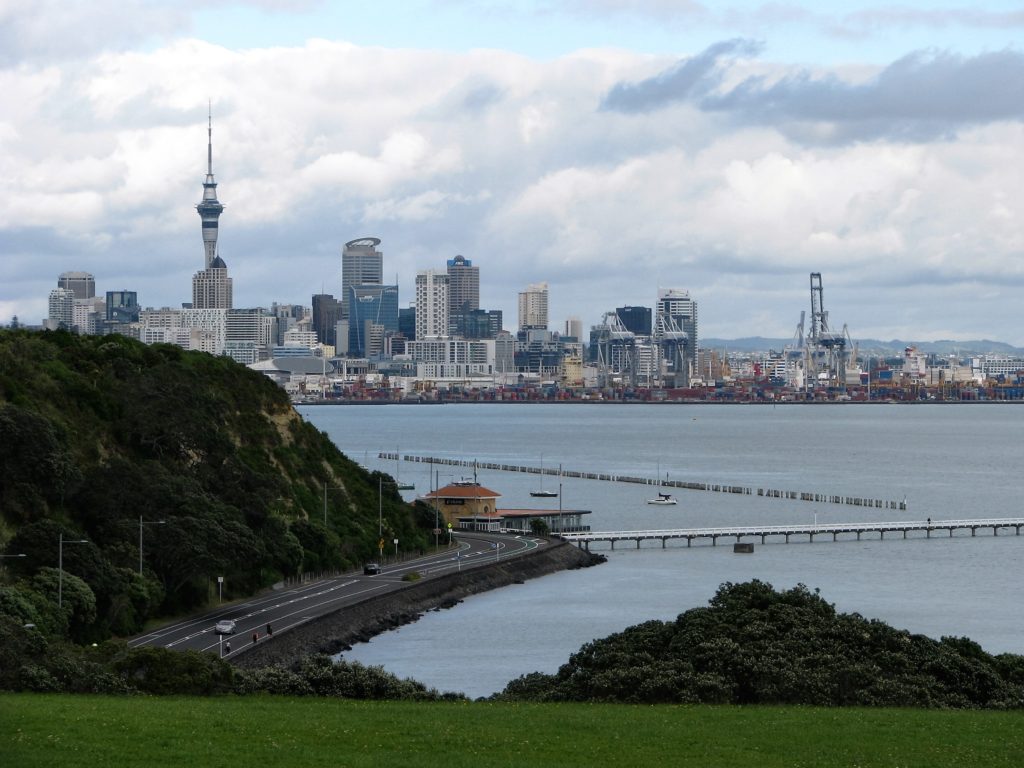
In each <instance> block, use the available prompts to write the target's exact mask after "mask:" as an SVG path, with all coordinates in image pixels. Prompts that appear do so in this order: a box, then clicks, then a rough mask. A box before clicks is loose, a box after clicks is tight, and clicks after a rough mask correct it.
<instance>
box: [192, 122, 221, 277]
mask: <svg viewBox="0 0 1024 768" xmlns="http://www.w3.org/2000/svg"><path fill="white" fill-rule="evenodd" d="M207 121H208V122H207V127H206V135H207V144H206V181H204V182H203V200H202V202H201V203H199V204H198V205H197V206H196V210H197V211H199V217H200V218H201V219H202V220H203V249H204V250H205V251H206V264H205V268H206V269H209V268H210V265H211V264H213V260H214V259H215V258H216V257H217V220H218V219H219V218H220V214H221V212H222V211H223V210H224V206H223V205H221V204H220V201H219V200H217V182H216V181H214V180H213V112H212V110H210V111H209V113H208V114H207Z"/></svg>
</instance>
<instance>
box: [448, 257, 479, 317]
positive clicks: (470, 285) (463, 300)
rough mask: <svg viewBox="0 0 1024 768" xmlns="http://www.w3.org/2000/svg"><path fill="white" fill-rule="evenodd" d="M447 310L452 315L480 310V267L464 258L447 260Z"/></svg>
mask: <svg viewBox="0 0 1024 768" xmlns="http://www.w3.org/2000/svg"><path fill="white" fill-rule="evenodd" d="M448 308H449V311H450V312H451V313H452V314H456V313H466V312H472V311H473V310H475V309H480V267H474V266H473V262H472V261H470V260H469V259H467V258H466V257H465V256H456V257H455V258H454V259H449V260H448Z"/></svg>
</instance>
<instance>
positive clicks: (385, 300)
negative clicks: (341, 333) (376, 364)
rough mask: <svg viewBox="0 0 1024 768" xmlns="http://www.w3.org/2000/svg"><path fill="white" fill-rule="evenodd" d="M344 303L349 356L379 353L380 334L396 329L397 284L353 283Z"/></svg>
mask: <svg viewBox="0 0 1024 768" xmlns="http://www.w3.org/2000/svg"><path fill="white" fill-rule="evenodd" d="M348 305H349V313H350V314H349V319H348V354H349V356H350V357H373V356H379V355H380V354H382V353H383V351H384V343H383V339H384V334H385V333H397V332H398V286H397V285H353V286H351V287H350V288H349V304H348Z"/></svg>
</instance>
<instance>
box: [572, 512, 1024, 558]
mask: <svg viewBox="0 0 1024 768" xmlns="http://www.w3.org/2000/svg"><path fill="white" fill-rule="evenodd" d="M1021 528H1024V517H1009V518H984V519H980V518H979V519H968V520H905V521H896V522H881V523H830V524H824V525H819V524H812V525H752V526H734V527H722V528H673V529H665V530H654V531H592V532H588V533H563V534H560V538H562V539H565V540H566V541H569V542H573V543H575V544H576V545H577V546H579V547H582V548H583V549H587V550H589V549H590V545H591V544H593V543H603V542H607V543H608V544H609V545H610V547H611V548H612V549H615V543H616V542H622V541H630V542H636V548H637V549H640V544H641V542H644V541H661V547H662V549H665V548H666V546H667V544H668V542H669V541H671V540H673V539H685V540H686V546H687V547H690V546H693V542H694V541H699V540H705V539H710V541H711V544H712V546H716V545H717V544H718V540H719V539H730V540H735V542H736V543H739V542H741V541H743V539H744V538H748V539H749V538H755V539H756V538H760V539H761V543H762V544H764V543H765V542H766V541H768V539H769V538H782V539H784V540H785V543H786V544H789V543H790V540H791V539H792V538H793V537H797V540H799V541H803V542H811V541H814V537H815V536H831V537H832V541H839V537H840V535H843V534H846V535H848V536H850V535H856V540H857V541H860V540H861V537H862V536H863V535H864V534H878V538H879V539H880V540H881V539H885V534H887V533H902V534H903V538H904V539H905V538H907V534H909V533H910V532H912V531H914V532H918V531H920V532H924V533H925V535H926V537H927V538H931V536H932V534H933V533H940V532H941V533H948V534H949V537H950V538H952V537H953V534H954V533H955V532H956V531H968V530H969V531H970V532H971V536H976V535H977V532H978V531H979V530H980V531H988V530H991V531H992V535H993V536H998V535H999V532H1000V531H1003V530H1005V531H1009V530H1012V531H1013V532H1014V533H1015V534H1016V535H1017V536H1020V529H1021ZM846 540H851V539H846Z"/></svg>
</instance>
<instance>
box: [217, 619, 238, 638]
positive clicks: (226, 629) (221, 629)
mask: <svg viewBox="0 0 1024 768" xmlns="http://www.w3.org/2000/svg"><path fill="white" fill-rule="evenodd" d="M213 631H214V632H216V633H217V634H218V635H233V634H235V622H233V621H232V620H231V619H221V620H220V621H218V622H217V624H216V625H215V626H214V627H213Z"/></svg>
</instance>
